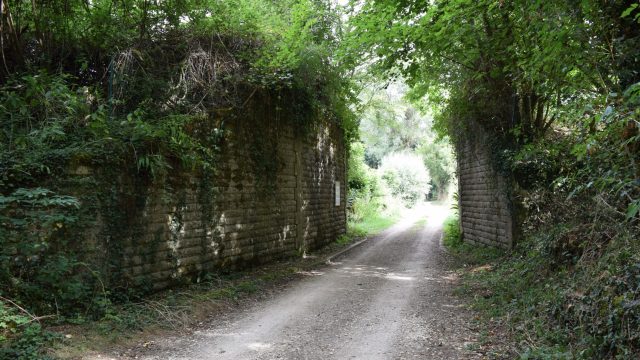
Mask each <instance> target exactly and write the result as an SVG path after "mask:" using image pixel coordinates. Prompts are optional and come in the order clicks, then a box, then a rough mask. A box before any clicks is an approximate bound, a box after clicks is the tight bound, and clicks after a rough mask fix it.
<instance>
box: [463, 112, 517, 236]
mask: <svg viewBox="0 0 640 360" xmlns="http://www.w3.org/2000/svg"><path fill="white" fill-rule="evenodd" d="M469 134H472V135H471V136H467V137H466V138H465V139H463V140H461V141H460V142H459V143H458V144H457V154H458V155H457V161H458V199H459V204H458V205H459V212H460V227H461V231H462V237H463V240H464V241H466V242H470V243H476V244H483V245H489V246H496V247H502V248H510V247H512V246H513V244H514V238H515V228H514V225H515V217H514V216H515V211H514V207H513V203H512V201H511V196H510V194H511V184H510V182H509V180H508V178H507V177H506V176H505V175H504V174H502V173H501V172H500V171H498V170H497V169H496V166H495V164H494V161H493V157H492V152H491V148H490V146H489V144H490V143H491V139H490V138H489V135H488V134H487V133H486V132H485V131H483V129H482V128H481V127H480V126H478V125H477V124H473V125H472V131H469Z"/></svg>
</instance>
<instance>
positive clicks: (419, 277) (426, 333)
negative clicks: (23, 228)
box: [138, 207, 481, 360]
mask: <svg viewBox="0 0 640 360" xmlns="http://www.w3.org/2000/svg"><path fill="white" fill-rule="evenodd" d="M426 210H427V212H428V214H424V213H423V214H420V216H414V217H413V218H409V219H405V220H404V221H402V222H401V223H399V224H398V225H396V226H394V227H393V228H391V229H389V230H387V231H385V232H384V233H382V234H380V235H378V236H376V237H374V238H372V239H370V240H369V241H367V242H365V243H364V244H363V245H361V246H359V247H357V248H355V249H353V250H351V251H349V252H348V253H346V254H344V255H342V256H340V257H338V258H335V259H333V260H332V263H331V264H330V265H329V266H327V267H325V268H323V269H321V270H318V271H314V272H310V273H309V274H307V275H308V276H307V277H305V278H304V279H303V280H301V281H299V282H295V283H293V284H292V285H291V286H290V287H288V288H287V289H285V290H283V291H282V292H281V293H280V294H279V295H277V296H275V297H274V298H272V299H270V300H267V301H266V302H264V303H262V304H259V305H256V306H253V307H251V308H247V309H245V310H243V311H242V312H241V313H238V314H228V316H225V317H226V318H225V317H223V319H216V321H215V323H212V324H210V325H209V326H208V327H205V328H203V329H201V330H200V331H197V332H195V333H194V334H193V335H192V336H188V337H176V338H170V339H164V340H162V341H158V343H157V344H158V345H157V346H154V348H153V349H150V350H149V352H147V353H144V354H139V357H138V358H140V356H141V357H142V358H144V359H234V360H235V359H323V360H324V359H463V358H464V359H467V358H480V357H481V356H480V355H479V354H476V353H474V352H473V351H470V350H468V349H469V348H472V347H473V346H474V336H475V335H474V334H473V333H472V331H470V330H469V326H470V322H469V316H470V315H469V314H468V313H467V312H466V310H464V308H463V307H462V306H461V304H459V303H458V301H457V300H456V299H455V297H453V296H452V294H451V291H452V280H453V279H452V274H451V273H450V272H448V271H447V270H446V268H447V266H446V254H445V253H444V251H443V249H442V248H441V246H440V239H441V223H442V220H443V217H444V216H445V211H444V210H443V209H442V208H438V207H428V208H427V209H426ZM425 216H426V219H427V221H426V222H425V221H424V219H425Z"/></svg>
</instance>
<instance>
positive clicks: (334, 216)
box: [69, 99, 346, 290]
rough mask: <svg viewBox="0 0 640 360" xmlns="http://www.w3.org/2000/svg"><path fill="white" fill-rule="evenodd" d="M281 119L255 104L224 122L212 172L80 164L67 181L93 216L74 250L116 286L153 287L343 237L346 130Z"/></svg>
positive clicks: (261, 102)
mask: <svg viewBox="0 0 640 360" xmlns="http://www.w3.org/2000/svg"><path fill="white" fill-rule="evenodd" d="M284 114H285V112H284V111H281V110H280V109H279V108H277V107H276V106H273V105H271V104H270V102H269V101H266V100H265V99H256V100H255V101H251V102H249V103H248V104H247V105H246V108H245V109H243V110H242V111H240V112H237V113H236V114H235V115H234V116H226V117H221V118H220V119H218V120H217V121H216V123H215V124H212V126H215V127H221V128H222V129H223V136H222V137H221V140H220V144H219V146H220V150H219V152H218V155H217V156H218V160H217V163H216V166H215V169H212V170H210V171H194V170H191V169H184V168H182V167H181V166H180V165H179V164H173V166H172V168H171V169H170V170H169V171H168V174H167V175H165V176H162V177H153V176H149V175H146V174H143V173H141V172H140V171H137V170H136V169H135V167H134V168H131V169H130V170H127V169H104V168H100V167H99V166H96V165H92V166H91V167H87V166H75V167H73V168H72V170H71V171H70V179H69V181H70V183H72V184H75V185H74V186H73V189H75V190H74V191H76V192H79V196H80V199H81V201H82V203H83V204H82V205H83V206H82V207H83V208H85V209H90V210H87V212H88V214H87V215H86V216H85V217H86V218H88V219H89V218H90V219H91V221H89V222H86V224H87V225H86V227H85V228H84V229H83V235H82V236H81V238H79V239H78V240H77V241H75V243H76V244H77V245H79V246H81V247H83V248H85V249H91V251H86V252H85V257H86V258H87V259H89V260H90V261H91V263H92V268H94V269H100V270H102V272H104V273H105V275H106V276H104V278H105V279H106V280H107V281H109V283H110V286H111V287H112V288H118V287H125V288H138V289H140V288H144V289H148V290H155V289H160V288H164V287H167V286H171V285H173V284H177V283H181V282H190V281H198V280H199V279H201V277H202V276H204V274H206V273H207V272H209V271H215V270H219V269H224V268H241V267H246V266H251V265H254V264H259V263H264V262H268V261H273V260H274V259H277V258H282V257H286V256H290V255H294V254H301V253H302V252H304V251H306V250H311V249H316V248H319V247H321V246H323V245H326V244H327V243H329V242H331V241H333V240H335V239H336V237H338V236H339V235H341V234H343V233H344V232H345V230H346V212H345V203H346V198H345V190H344V184H345V182H346V169H345V164H346V163H345V146H344V140H343V138H344V136H343V134H342V130H341V129H340V128H339V127H338V126H337V125H335V124H334V123H332V122H328V121H322V120H318V119H314V121H310V122H307V123H306V124H300V123H297V122H296V121H295V120H292V119H290V118H291V116H290V115H289V116H285V115H284ZM289 114H291V113H289ZM96 179H99V180H96ZM336 182H339V183H340V187H341V189H340V190H341V191H340V201H339V205H336V199H335V191H336V185H335V184H336ZM81 183H84V184H87V185H86V186H84V187H78V186H77V184H81Z"/></svg>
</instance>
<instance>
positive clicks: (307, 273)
mask: <svg viewBox="0 0 640 360" xmlns="http://www.w3.org/2000/svg"><path fill="white" fill-rule="evenodd" d="M297 274H301V275H304V276H322V275H324V272H323V271H317V270H311V271H298V272H297Z"/></svg>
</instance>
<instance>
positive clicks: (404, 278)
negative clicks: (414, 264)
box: [385, 274, 415, 281]
mask: <svg viewBox="0 0 640 360" xmlns="http://www.w3.org/2000/svg"><path fill="white" fill-rule="evenodd" d="M385 279H390V280H402V281H413V280H415V278H414V277H413V276H400V275H395V274H387V275H385Z"/></svg>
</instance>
